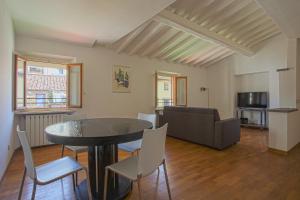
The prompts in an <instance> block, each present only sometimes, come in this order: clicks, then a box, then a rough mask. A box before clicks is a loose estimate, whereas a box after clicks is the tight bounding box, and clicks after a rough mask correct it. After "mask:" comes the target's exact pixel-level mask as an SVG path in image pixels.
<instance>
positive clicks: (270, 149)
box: [268, 143, 300, 155]
mask: <svg viewBox="0 0 300 200" xmlns="http://www.w3.org/2000/svg"><path fill="white" fill-rule="evenodd" d="M299 145H300V143H298V144H296V145H295V146H294V147H293V148H291V149H290V150H288V151H283V150H279V149H274V148H271V147H268V149H269V151H271V152H274V153H277V154H281V155H288V154H289V153H290V152H291V151H293V150H294V149H295V148H296V147H297V146H299Z"/></svg>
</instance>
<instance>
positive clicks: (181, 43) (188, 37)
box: [158, 35, 195, 59]
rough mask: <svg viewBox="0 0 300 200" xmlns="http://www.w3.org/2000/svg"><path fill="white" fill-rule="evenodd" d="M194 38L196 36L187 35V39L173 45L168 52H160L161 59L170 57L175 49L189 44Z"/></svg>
mask: <svg viewBox="0 0 300 200" xmlns="http://www.w3.org/2000/svg"><path fill="white" fill-rule="evenodd" d="M193 40H195V38H194V37H193V36H191V35H190V36H187V37H186V38H185V39H183V40H181V41H180V42H178V43H177V44H175V45H174V46H172V47H171V48H170V49H168V50H167V51H166V52H163V53H162V54H160V55H159V56H158V57H159V58H161V59H165V58H167V57H169V56H170V55H171V54H172V53H173V52H174V51H176V50H177V49H179V48H182V47H184V46H186V45H188V44H189V43H190V42H191V41H193Z"/></svg>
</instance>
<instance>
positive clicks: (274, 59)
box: [207, 34, 288, 116]
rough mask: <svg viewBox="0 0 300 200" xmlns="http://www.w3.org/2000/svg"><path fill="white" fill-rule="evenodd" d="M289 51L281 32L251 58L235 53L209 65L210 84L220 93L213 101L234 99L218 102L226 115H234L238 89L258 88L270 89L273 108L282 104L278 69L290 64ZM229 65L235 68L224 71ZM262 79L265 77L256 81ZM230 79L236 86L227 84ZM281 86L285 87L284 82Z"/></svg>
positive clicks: (211, 88) (255, 89)
mask: <svg viewBox="0 0 300 200" xmlns="http://www.w3.org/2000/svg"><path fill="white" fill-rule="evenodd" d="M287 50H288V39H287V38H286V37H285V36H284V35H282V34H281V35H278V36H276V37H274V38H271V39H270V40H268V41H266V42H265V44H264V45H263V47H262V48H260V49H259V50H258V52H257V53H256V54H255V55H253V56H252V57H248V56H244V55H241V54H235V55H233V56H230V57H229V58H226V59H224V60H222V61H221V62H218V63H216V64H213V65H211V66H209V67H207V71H208V73H207V80H208V87H209V88H210V90H213V91H218V93H219V94H220V95H216V96H212V97H211V100H210V101H211V102H214V101H218V99H219V98H226V99H233V100H232V101H230V102H228V103H226V104H223V105H221V104H219V105H216V104H215V106H216V107H217V108H218V109H219V110H223V111H226V114H225V116H229V115H230V114H231V115H232V116H233V114H234V111H233V110H234V107H235V105H236V102H235V101H236V92H238V91H250V90H251V91H259V90H265V89H267V88H268V91H269V98H270V107H279V106H280V98H279V97H280V92H279V91H280V90H279V89H280V87H279V86H280V84H279V79H280V77H279V73H278V72H277V71H276V69H278V68H284V67H287ZM229 68H232V70H229V71H228V72H229V73H228V72H227V73H225V72H224V70H225V69H229ZM267 74H268V75H267ZM260 76H262V77H260ZM216 77H217V79H216ZM260 78H265V79H266V80H263V81H259V82H257V81H258V79H260ZM232 79H233V80H232ZM230 80H231V83H232V84H233V85H232V84H228V82H229V81H230ZM287 84H288V83H287ZM221 87H223V88H221ZM224 87H226V88H224ZM281 88H282V89H283V88H286V87H285V86H283V85H281ZM222 91H226V93H222ZM229 91H230V92H229ZM281 94H283V92H282V93H281ZM229 95H231V96H229ZM233 104H234V105H233Z"/></svg>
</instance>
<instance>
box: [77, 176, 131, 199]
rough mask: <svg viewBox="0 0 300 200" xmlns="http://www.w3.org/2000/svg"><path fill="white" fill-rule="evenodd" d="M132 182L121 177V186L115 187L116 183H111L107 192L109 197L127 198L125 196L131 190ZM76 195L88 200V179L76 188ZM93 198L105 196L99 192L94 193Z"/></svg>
mask: <svg viewBox="0 0 300 200" xmlns="http://www.w3.org/2000/svg"><path fill="white" fill-rule="evenodd" d="M131 186H132V184H131V182H130V181H129V180H128V179H126V178H124V177H119V186H118V188H115V189H114V185H113V184H110V186H109V190H108V193H107V199H109V200H121V199H125V197H126V196H127V195H128V194H129V193H130V192H131ZM76 195H77V197H78V199H80V200H88V199H89V198H88V192H87V184H86V181H82V182H81V183H80V184H79V185H78V188H77V189H76ZM94 195H96V196H93V200H96V199H97V200H98V199H103V196H101V197H100V196H99V194H94Z"/></svg>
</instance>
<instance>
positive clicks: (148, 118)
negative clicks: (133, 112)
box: [138, 113, 156, 129]
mask: <svg viewBox="0 0 300 200" xmlns="http://www.w3.org/2000/svg"><path fill="white" fill-rule="evenodd" d="M138 119H142V120H145V121H148V122H151V123H152V126H153V127H152V129H155V127H156V114H145V113H138Z"/></svg>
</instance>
